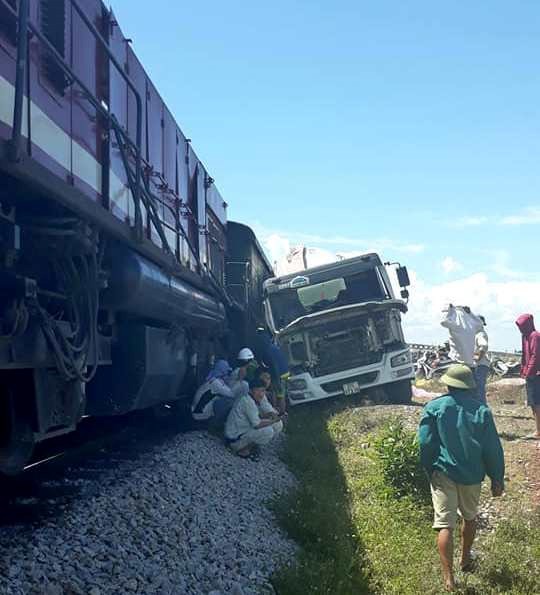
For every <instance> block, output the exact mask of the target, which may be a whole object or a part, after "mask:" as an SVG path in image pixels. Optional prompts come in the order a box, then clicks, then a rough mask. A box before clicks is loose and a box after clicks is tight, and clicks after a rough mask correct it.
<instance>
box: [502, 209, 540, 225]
mask: <svg viewBox="0 0 540 595" xmlns="http://www.w3.org/2000/svg"><path fill="white" fill-rule="evenodd" d="M539 223H540V207H529V208H527V209H524V210H523V211H521V212H520V213H517V214H515V215H509V216H507V217H503V218H502V219H501V224H502V225H538V224H539Z"/></svg>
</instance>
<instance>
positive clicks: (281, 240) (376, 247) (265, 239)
mask: <svg viewBox="0 0 540 595" xmlns="http://www.w3.org/2000/svg"><path fill="white" fill-rule="evenodd" d="M250 227H251V228H252V229H253V231H254V232H255V234H256V236H257V237H258V238H259V240H260V241H261V243H262V244H263V246H264V248H265V249H266V250H268V252H269V257H270V259H271V261H272V262H274V252H276V253H277V252H279V251H280V248H279V247H281V249H283V246H284V245H285V242H288V245H289V247H290V246H296V245H303V246H317V247H323V246H325V247H327V248H328V249H329V250H330V249H331V251H332V253H333V254H335V253H336V252H337V253H339V254H340V255H345V254H346V255H354V256H356V255H358V254H365V253H366V252H386V253H387V252H390V253H392V252H396V253H404V254H419V253H421V252H423V251H424V250H425V246H424V245H423V244H421V243H416V242H411V243H407V242H406V243H402V242H397V241H395V240H392V239H390V238H385V237H382V238H362V237H351V236H341V235H336V234H328V235H324V236H323V235H317V234H309V233H305V232H302V231H284V230H276V229H270V228H267V227H265V226H264V225H261V224H260V223H258V222H255V223H253V224H250ZM347 257H348V256H347Z"/></svg>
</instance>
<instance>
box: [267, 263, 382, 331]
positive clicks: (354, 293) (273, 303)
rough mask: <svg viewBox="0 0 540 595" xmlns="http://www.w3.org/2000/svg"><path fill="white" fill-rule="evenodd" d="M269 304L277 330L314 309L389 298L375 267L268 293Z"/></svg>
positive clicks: (320, 309) (325, 308) (315, 310)
mask: <svg viewBox="0 0 540 595" xmlns="http://www.w3.org/2000/svg"><path fill="white" fill-rule="evenodd" d="M268 297H269V303H270V308H271V310H272V317H273V319H274V324H275V325H276V329H278V330H280V329H283V328H285V327H286V326H287V325H288V324H290V323H291V322H293V320H296V319H297V318H301V317H302V316H306V315H307V314H313V313H314V312H321V311H324V310H328V309H331V308H337V307H339V306H348V305H351V304H361V303H363V302H369V301H378V300H385V299H388V298H389V297H390V296H389V295H388V293H387V291H386V289H385V288H384V286H383V285H382V283H381V281H380V279H379V276H378V275H377V271H376V269H371V270H369V271H363V272H361V273H357V274H355V275H350V276H348V277H338V278H335V279H329V280H328V281H324V282H322V283H316V284H314V285H307V286H304V287H299V288H287V289H281V290H279V291H276V292H275V293H270V294H269V296H268Z"/></svg>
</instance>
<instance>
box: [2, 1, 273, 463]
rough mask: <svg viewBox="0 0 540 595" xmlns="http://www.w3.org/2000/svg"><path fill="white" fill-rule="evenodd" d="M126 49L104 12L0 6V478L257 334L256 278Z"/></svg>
mask: <svg viewBox="0 0 540 595" xmlns="http://www.w3.org/2000/svg"><path fill="white" fill-rule="evenodd" d="M130 41H131V40H129V39H127V38H126V37H125V36H124V35H123V33H122V31H121V29H120V26H119V24H118V22H117V20H116V18H115V16H114V14H113V12H112V11H111V10H109V9H108V8H106V7H105V5H104V4H103V3H102V2H101V0H0V285H1V293H0V473H4V474H16V473H18V472H20V471H21V470H22V469H24V467H25V465H27V464H28V461H29V460H30V458H31V456H32V452H33V449H34V447H35V445H36V443H38V442H41V441H43V440H46V439H49V438H51V437H54V436H58V435H61V434H65V433H68V432H71V431H73V430H74V429H75V428H76V427H77V424H78V423H79V421H80V420H81V419H82V418H83V417H84V416H108V415H119V414H124V413H126V412H129V411H133V410H136V409H145V408H151V407H155V406H159V405H160V404H162V403H164V402H165V403H172V402H177V401H178V400H179V399H181V398H182V396H183V395H186V394H189V391H190V390H191V389H192V387H193V385H194V384H195V383H196V382H197V381H198V380H200V377H201V374H202V373H204V371H205V369H206V368H207V367H208V364H209V363H210V361H211V360H212V358H213V357H215V356H216V355H230V354H231V353H232V351H233V350H234V349H236V348H237V347H238V346H239V345H240V344H241V343H242V342H249V341H250V337H251V336H252V334H253V333H254V332H255V328H256V326H257V325H258V324H260V323H261V321H262V318H263V316H262V310H261V308H262V305H261V304H262V299H261V291H262V282H263V281H264V280H265V279H266V278H268V277H270V276H271V274H272V269H271V266H270V264H269V263H268V261H267V260H266V258H265V256H264V253H263V251H262V249H261V247H260V245H259V244H258V242H257V239H256V237H255V235H254V234H253V232H252V231H251V230H250V229H249V228H248V227H247V226H245V225H243V224H241V223H231V222H228V221H227V204H226V203H225V201H224V200H223V198H222V197H221V195H220V193H219V192H218V190H217V188H216V185H215V183H214V180H213V178H212V177H211V176H210V174H209V173H208V171H207V169H206V168H205V166H204V165H203V164H202V163H201V161H200V159H199V158H198V157H197V154H196V153H195V151H194V149H193V147H192V144H191V141H190V139H189V138H186V136H185V135H184V134H183V133H182V131H181V129H180V127H179V126H178V125H177V123H176V121H175V119H174V118H173V116H172V114H171V112H170V111H169V109H168V108H167V106H166V105H165V103H164V102H163V100H162V99H161V97H160V95H159V93H158V91H157V90H156V88H155V86H154V85H153V83H152V81H151V79H150V78H149V77H148V75H147V74H146V72H145V70H144V68H143V67H142V65H141V63H140V61H139V60H138V58H137V56H136V54H135V52H134V51H133V49H132V46H131V43H130ZM231 337H232V338H233V340H232V341H231V340H230V338H231Z"/></svg>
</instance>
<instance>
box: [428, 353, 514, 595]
mask: <svg viewBox="0 0 540 595" xmlns="http://www.w3.org/2000/svg"><path fill="white" fill-rule="evenodd" d="M441 380H442V382H443V383H445V384H446V385H447V386H448V394H446V395H443V396H441V397H438V398H436V399H433V401H431V402H430V403H428V404H427V405H426V406H425V408H424V412H423V415H422V419H421V420H420V427H419V429H418V439H419V442H420V459H421V462H422V466H423V467H424V468H425V469H426V471H427V473H428V475H429V478H430V483H431V496H432V501H433V508H434V511H435V515H434V516H435V520H434V523H433V528H434V529H436V530H438V532H439V534H438V538H437V546H438V550H439V555H440V558H441V565H442V570H443V575H444V581H445V585H446V589H447V590H448V591H452V590H454V587H455V586H454V572H453V551H454V544H453V531H454V529H455V526H456V523H457V517H458V512H459V514H460V516H461V517H462V519H463V526H462V530H461V546H462V549H461V569H462V570H463V571H467V570H471V569H472V562H473V561H472V558H471V547H472V544H473V541H474V538H475V535H476V516H477V514H478V502H479V500H480V487H481V483H482V481H483V480H484V477H485V476H486V475H488V476H489V478H490V479H491V493H492V494H493V496H500V495H501V494H502V492H503V490H504V453H503V449H502V446H501V442H500V440H499V436H498V434H497V429H496V427H495V423H494V421H493V417H492V415H491V411H490V410H489V408H488V407H487V406H486V405H484V404H482V403H480V402H479V401H477V400H476V398H475V392H474V388H475V382H474V377H473V374H472V372H471V369H470V368H469V367H468V366H465V365H463V364H455V365H453V366H450V368H448V371H447V372H446V374H445V375H444V376H443V377H442V378H441Z"/></svg>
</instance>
